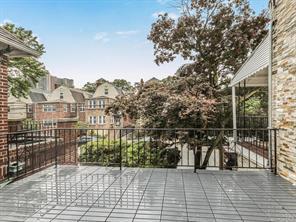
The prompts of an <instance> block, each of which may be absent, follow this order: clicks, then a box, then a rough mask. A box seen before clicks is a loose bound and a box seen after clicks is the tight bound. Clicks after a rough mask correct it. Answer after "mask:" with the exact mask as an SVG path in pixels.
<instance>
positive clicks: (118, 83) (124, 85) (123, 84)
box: [112, 79, 133, 91]
mask: <svg viewBox="0 0 296 222" xmlns="http://www.w3.org/2000/svg"><path fill="white" fill-rule="evenodd" d="M112 84H113V85H114V86H115V87H117V88H120V89H122V90H123V91H130V90H132V88H133V87H132V85H131V83H130V82H128V81H126V80H125V79H114V80H113V82H112Z"/></svg>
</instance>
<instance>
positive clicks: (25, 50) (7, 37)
mask: <svg viewBox="0 0 296 222" xmlns="http://www.w3.org/2000/svg"><path fill="white" fill-rule="evenodd" d="M5 49H10V50H8V51H7V52H4V54H5V55H7V56H9V57H18V56H34V57H38V56H40V54H39V53H38V52H37V51H36V50H34V49H32V48H30V47H29V46H27V45H26V44H25V43H24V42H23V41H21V40H20V39H19V38H18V37H16V36H15V35H14V34H12V33H10V32H9V31H7V30H5V29H4V28H2V27H0V50H5Z"/></svg>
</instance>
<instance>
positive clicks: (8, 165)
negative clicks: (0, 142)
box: [6, 134, 10, 179]
mask: <svg viewBox="0 0 296 222" xmlns="http://www.w3.org/2000/svg"><path fill="white" fill-rule="evenodd" d="M9 139H10V136H9V134H7V141H6V142H7V169H6V174H7V178H8V179H9V178H10V173H9V167H10V156H9V155H10V153H9V144H10V142H9Z"/></svg>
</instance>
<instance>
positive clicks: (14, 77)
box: [3, 23, 48, 97]
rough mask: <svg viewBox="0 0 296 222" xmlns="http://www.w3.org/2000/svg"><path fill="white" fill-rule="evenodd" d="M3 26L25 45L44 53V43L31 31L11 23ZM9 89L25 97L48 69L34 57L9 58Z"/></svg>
mask: <svg viewBox="0 0 296 222" xmlns="http://www.w3.org/2000/svg"><path fill="white" fill-rule="evenodd" d="M3 28H5V29H6V30H8V31H9V32H11V33H12V34H14V35H16V36H17V37H18V38H19V39H20V40H22V41H23V42H24V43H25V44H26V45H27V46H29V47H31V48H32V49H34V50H36V51H37V52H39V54H40V55H42V54H44V53H45V48H44V45H43V44H41V43H40V42H39V40H38V38H37V37H36V36H34V34H33V32H32V31H30V30H26V29H24V28H23V27H17V26H16V25H14V24H12V23H6V24H4V25H3ZM8 66H9V76H8V82H9V90H10V93H11V94H12V95H13V96H15V97H26V96H27V95H28V93H29V91H30V89H31V88H32V87H34V86H35V84H36V83H37V82H38V80H39V78H40V77H42V76H44V75H46V74H47V73H48V71H47V70H46V69H45V66H44V64H43V63H41V62H39V61H38V60H37V59H36V58H32V57H25V58H12V59H10V60H9V65H8Z"/></svg>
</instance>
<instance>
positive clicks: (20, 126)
mask: <svg viewBox="0 0 296 222" xmlns="http://www.w3.org/2000/svg"><path fill="white" fill-rule="evenodd" d="M50 128H55V127H54V126H53V125H52V124H46V123H44V122H42V121H24V122H19V123H17V124H10V125H9V126H8V132H9V133H14V132H24V131H33V130H43V129H50Z"/></svg>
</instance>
